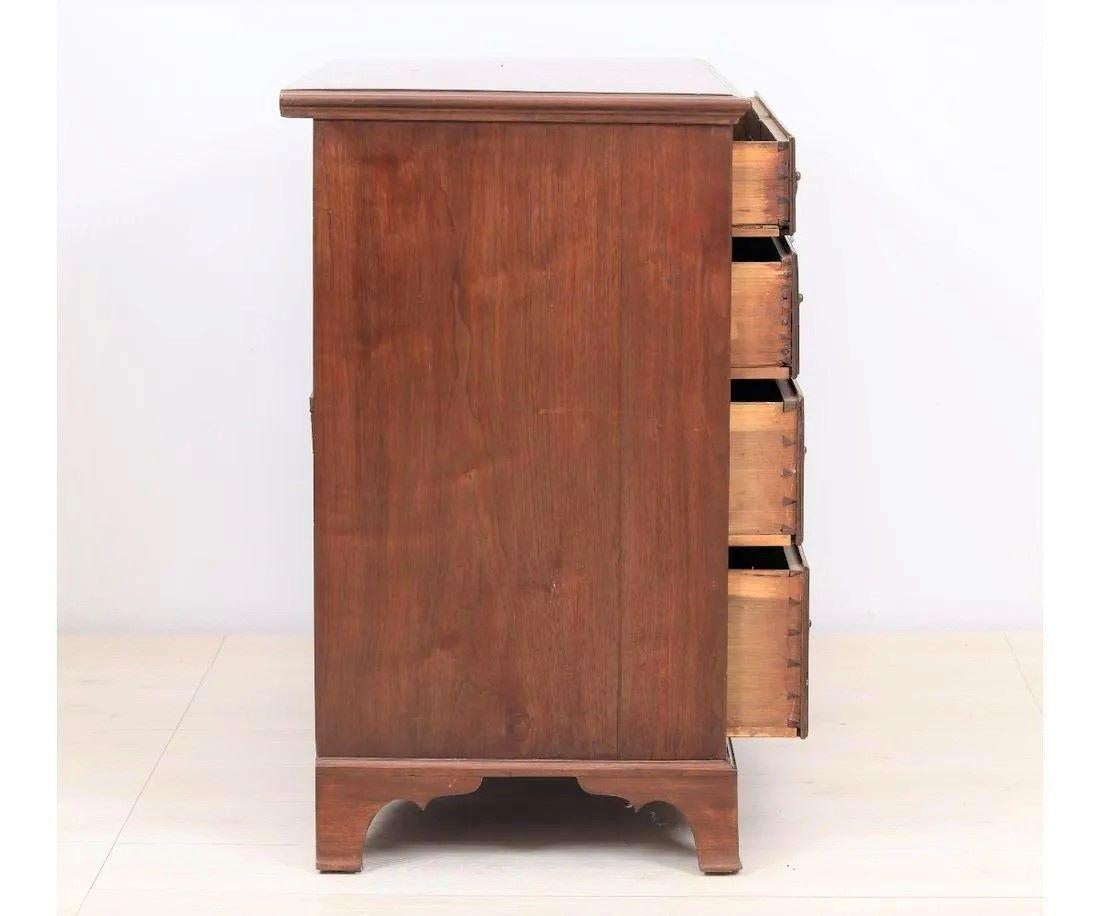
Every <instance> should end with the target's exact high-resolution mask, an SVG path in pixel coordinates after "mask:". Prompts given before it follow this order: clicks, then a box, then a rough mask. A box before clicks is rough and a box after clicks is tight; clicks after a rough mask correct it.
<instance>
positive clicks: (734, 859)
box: [317, 742, 741, 874]
mask: <svg viewBox="0 0 1100 916" xmlns="http://www.w3.org/2000/svg"><path fill="white" fill-rule="evenodd" d="M509 776H564V777H574V778H576V780H577V782H578V783H579V785H580V787H581V788H582V789H583V790H584V791H585V792H588V793H589V794H590V795H613V796H616V797H618V798H623V799H625V800H626V801H628V802H629V803H630V804H631V805H632V806H633V807H635V808H640V807H642V806H643V805H646V804H648V803H650V802H656V801H662V802H667V803H669V804H671V805H675V806H676V807H677V808H678V809H679V811H680V813H681V814H682V815H683V817H684V819H685V820H686V821H687V822H688V824H689V825H690V826H691V830H692V834H693V835H694V837H695V848H696V853H697V855H698V858H699V868H700V870H701V871H704V872H706V873H707V874H733V873H734V872H737V871H740V870H741V860H740V858H739V856H738V840H737V765H736V763H735V761H734V758H733V747H732V745H731V744H730V743H729V742H727V759H725V760H459V759H388V758H386V759H384V758H360V757H354V758H353V757H319V758H317V868H318V870H320V871H323V872H357V871H359V870H361V869H362V867H363V844H364V842H365V840H366V834H367V828H368V827H369V826H370V823H371V821H372V820H373V819H374V816H375V815H376V814H377V813H378V812H379V811H380V810H381V809H382V808H383V807H384V806H385V805H386V804H388V803H389V802H391V801H396V800H398V799H406V800H408V801H411V802H414V803H416V804H417V805H419V806H420V807H421V808H423V807H424V806H425V805H427V804H428V802H430V801H431V800H432V799H433V798H440V797H442V796H446V795H466V794H468V793H470V792H474V791H476V790H477V788H478V787H479V786H480V785H481V781H482V780H483V779H484V778H486V777H509Z"/></svg>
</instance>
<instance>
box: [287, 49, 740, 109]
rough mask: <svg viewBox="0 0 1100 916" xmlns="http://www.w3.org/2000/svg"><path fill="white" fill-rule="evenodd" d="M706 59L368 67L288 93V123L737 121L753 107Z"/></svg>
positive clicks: (371, 63) (356, 66) (353, 65)
mask: <svg viewBox="0 0 1100 916" xmlns="http://www.w3.org/2000/svg"><path fill="white" fill-rule="evenodd" d="M749 104H750V102H749V100H748V99H745V98H742V97H740V96H739V95H738V94H737V92H736V91H735V90H734V89H733V87H732V86H730V85H729V83H727V82H726V81H725V80H724V79H723V78H722V77H721V76H720V75H719V74H718V73H717V72H716V71H715V70H714V69H713V68H712V67H711V66H710V65H709V64H708V63H706V61H702V60H693V59H688V58H667V59H631V58H596V59H542V60H517V59H505V58H502V59H481V60H368V61H356V62H340V63H334V64H330V65H329V66H327V67H324V68H322V69H320V70H318V71H315V72H314V73H311V74H308V75H307V76H305V77H303V78H302V79H300V80H297V81H296V82H295V83H293V84H292V85H291V86H289V87H288V88H286V89H284V90H283V91H282V93H281V94H280V96H279V109H280V111H281V113H282V114H283V115H284V116H286V117H303V118H320V119H334V118H337V119H362V120H433V121H438V120H459V121H502V120H503V121H605V122H606V121H617V122H623V123H698V124H732V123H735V122H736V121H737V120H739V119H740V117H741V115H742V114H743V113H744V112H745V111H746V110H747V109H748V107H749Z"/></svg>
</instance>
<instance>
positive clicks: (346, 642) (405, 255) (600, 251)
mask: <svg viewBox="0 0 1100 916" xmlns="http://www.w3.org/2000/svg"><path fill="white" fill-rule="evenodd" d="M630 130H631V129H630V128H614V127H601V126H586V127H573V126H554V127H546V126H538V125H511V124H491V125H490V124H454V123H447V124H433V123H427V122H402V123H396V122H395V123H389V122H373V121H341V122H324V121H319V122H316V125H315V132H316V133H315V136H316V151H315V162H316V189H315V235H316V240H315V241H316V269H315V332H314V347H315V356H314V366H315V389H314V429H315V459H314V460H315V484H316V489H315V499H316V508H315V515H316V523H315V545H316V652H317V674H316V677H317V741H318V752H319V754H321V755H322V756H338V757H386V756H401V757H510V758H512V757H525V756H532V757H535V756H560V757H576V758H587V757H614V756H615V753H616V715H617V712H616V688H617V684H618V677H619V670H618V664H619V658H618V655H619V653H618V638H619V636H618V634H619V620H618V608H619V600H620V593H619V581H618V580H619V544H620V518H619V491H620V468H619V463H620V462H619V442H620V430H619V418H618V405H619V391H620V385H621V379H620V342H619V332H618V326H619V321H618V314H619V308H620V302H621V291H620V279H619V278H620V260H621V255H620V252H621V251H622V250H623V249H624V248H626V247H629V245H630V239H629V232H628V231H627V230H626V229H625V227H624V225H623V222H622V220H621V218H620V216H619V196H620V193H621V177H620V176H621V169H622V165H621V162H620V159H619V149H620V147H622V146H627V145H629V144H628V143H626V142H624V137H623V136H622V133H623V132H626V131H630Z"/></svg>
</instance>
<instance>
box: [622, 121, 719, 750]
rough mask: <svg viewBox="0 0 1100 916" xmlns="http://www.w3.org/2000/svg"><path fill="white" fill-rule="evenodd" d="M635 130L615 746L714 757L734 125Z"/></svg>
mask: <svg viewBox="0 0 1100 916" xmlns="http://www.w3.org/2000/svg"><path fill="white" fill-rule="evenodd" d="M632 136H633V137H634V138H636V139H635V144H636V145H635V146H633V147H632V149H631V152H630V153H629V156H628V160H627V161H628V162H629V169H628V170H627V171H626V172H625V173H624V194H623V199H622V211H621V213H622V217H623V219H624V221H625V222H626V223H627V224H628V225H630V226H631V227H633V233H632V237H631V239H630V245H629V246H627V247H624V248H623V250H622V274H621V281H620V282H621V284H622V285H621V289H622V295H623V308H622V311H621V322H622V324H621V342H622V347H623V354H624V358H623V374H622V436H623V438H622V491H621V500H622V564H623V565H622V636H621V639H622V645H621V652H622V674H621V680H620V686H619V691H620V693H619V756H620V757H623V758H632V759H644V758H652V759H666V758H667V759H676V758H709V757H720V756H721V755H722V754H723V753H724V751H723V731H722V719H723V710H722V706H723V702H722V697H723V695H724V684H725V658H724V653H723V651H722V646H723V645H724V643H725V626H726V615H725V612H724V606H725V573H726V567H727V563H726V551H725V544H724V541H723V538H722V526H723V525H725V524H726V522H725V513H726V500H727V494H726V487H727V484H726V481H727V478H728V473H729V452H728V438H727V436H726V434H725V433H724V432H719V429H720V428H721V426H722V425H723V424H725V423H727V422H728V421H727V419H726V417H727V405H728V399H727V392H728V381H727V375H728V371H729V335H728V334H726V332H725V331H726V328H728V327H729V320H730V319H729V309H730V298H729V283H730V280H729V257H730V254H729V252H730V249H729V236H728V228H727V226H728V220H729V206H728V203H727V201H728V199H729V198H728V191H729V170H728V167H727V162H728V155H729V133H728V131H725V130H721V129H717V128H706V127H688V128H680V129H678V130H671V129H669V128H637V129H635V131H634V133H633V134H632ZM654 176H665V177H664V179H662V180H654ZM712 639H713V640H717V641H718V643H719V645H717V646H715V645H712V644H711V640H712ZM716 700H717V702H716Z"/></svg>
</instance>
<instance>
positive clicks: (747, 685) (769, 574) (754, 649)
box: [726, 547, 810, 738]
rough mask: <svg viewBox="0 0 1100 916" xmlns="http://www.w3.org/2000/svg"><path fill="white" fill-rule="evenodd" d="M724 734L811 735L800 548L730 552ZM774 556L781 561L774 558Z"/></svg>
mask: <svg viewBox="0 0 1100 916" xmlns="http://www.w3.org/2000/svg"><path fill="white" fill-rule="evenodd" d="M730 554H731V557H732V559H731V562H730V570H729V577H728V589H729V653H728V664H729V669H728V674H727V679H726V689H727V693H728V699H727V721H726V729H727V733H728V734H729V735H731V736H734V737H793V736H796V735H797V736H799V737H802V738H805V737H806V734H807V731H808V717H807V690H806V688H807V665H808V662H809V659H808V656H807V652H806V648H807V638H808V631H809V625H810V620H809V611H808V606H807V597H808V594H809V569H808V568H807V567H806V562H805V557H803V555H802V551H801V549H800V548H798V547H787V548H779V547H770V548H769V547H764V548H746V549H741V550H736V549H735V550H731V551H730ZM772 555H777V556H778V562H771V557H772Z"/></svg>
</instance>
